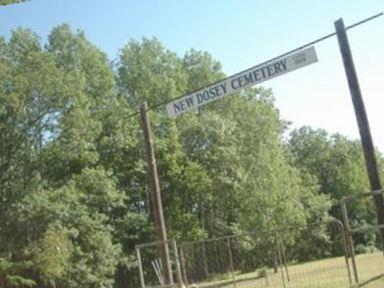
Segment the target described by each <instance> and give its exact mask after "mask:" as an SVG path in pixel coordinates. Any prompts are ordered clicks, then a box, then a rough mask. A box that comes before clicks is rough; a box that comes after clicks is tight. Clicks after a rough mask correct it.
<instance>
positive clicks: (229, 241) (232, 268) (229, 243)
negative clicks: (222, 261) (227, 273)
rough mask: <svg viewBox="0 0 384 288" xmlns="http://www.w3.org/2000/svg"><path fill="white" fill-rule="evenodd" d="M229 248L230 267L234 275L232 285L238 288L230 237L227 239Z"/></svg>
mask: <svg viewBox="0 0 384 288" xmlns="http://www.w3.org/2000/svg"><path fill="white" fill-rule="evenodd" d="M227 248H228V256H229V266H230V269H231V273H232V283H233V287H235V288H236V279H235V269H234V265H233V255H232V249H231V238H229V237H227Z"/></svg>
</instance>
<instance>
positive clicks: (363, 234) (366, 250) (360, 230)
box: [341, 191, 384, 288]
mask: <svg viewBox="0 0 384 288" xmlns="http://www.w3.org/2000/svg"><path fill="white" fill-rule="evenodd" d="M376 192H378V193H383V191H376ZM356 208H358V209H356ZM341 209H342V212H343V221H344V225H345V227H346V237H347V241H348V242H349V243H348V245H349V246H350V251H349V254H348V256H349V260H350V263H351V267H352V268H354V269H355V273H356V276H355V278H356V282H357V283H358V285H359V287H370V288H379V287H384V255H383V242H382V240H381V233H380V227H379V226H378V225H377V220H376V215H375V207H374V202H373V200H372V193H364V194H359V195H356V196H350V197H346V198H344V199H343V200H342V201H341ZM356 211H364V213H363V215H362V214H361V212H359V213H356Z"/></svg>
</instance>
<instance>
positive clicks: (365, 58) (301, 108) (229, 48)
mask: <svg viewBox="0 0 384 288" xmlns="http://www.w3.org/2000/svg"><path fill="white" fill-rule="evenodd" d="M383 10H384V2H383V1H382V0H364V1H360V0H354V1H351V0H349V1H348V0H322V1H315V0H312V1H310V0H307V1H305V0H290V1H288V0H284V1H283V0H274V1H266V0H264V1H261V0H236V1H234V0H233V1H230V0H221V1H220V0H209V1H208V0H193V1H191V0H190V1H183V0H157V1H155V0H151V1H149V0H148V1H145V0H141V1H139V0H137V1H132V0H130V1H128V0H113V1H111V0H110V1H107V0H31V1H29V2H26V3H22V4H16V5H11V6H0V35H2V36H5V37H6V38H8V37H9V35H10V31H11V30H12V29H14V28H16V27H19V26H22V27H27V28H31V29H32V30H33V31H35V32H36V33H37V34H39V35H40V36H41V37H42V40H43V41H46V36H47V35H48V33H49V31H50V30H51V29H52V28H53V27H54V26H56V25H58V24H61V23H64V22H65V23H69V24H70V25H71V26H72V27H73V28H75V29H81V30H84V31H85V33H86V35H87V37H88V39H90V40H91V41H92V42H93V43H95V44H96V45H97V46H98V47H99V48H100V49H102V50H103V51H105V52H106V53H107V54H108V55H109V57H110V58H111V59H114V58H116V57H117V56H118V54H119V49H120V48H121V47H123V46H124V44H126V43H127V42H128V41H129V39H137V40H139V39H140V38H141V37H143V36H145V37H152V36H155V37H157V38H158V39H159V40H160V41H161V42H163V43H164V45H165V46H166V47H167V48H168V49H170V50H172V51H175V52H177V53H178V54H179V55H180V56H182V55H183V54H184V53H185V52H186V51H187V50H189V49H191V48H194V49H197V50H206V51H208V52H210V53H211V54H212V55H213V56H214V57H215V58H216V59H217V60H219V61H220V62H221V63H222V65H223V70H224V72H225V73H227V74H228V75H230V74H233V73H236V72H239V71H241V70H244V69H246V68H248V67H251V66H254V65H256V64H258V63H260V62H264V61H266V60H268V59H270V58H272V57H275V56H277V55H279V54H282V53H284V52H286V51H289V50H291V49H293V48H296V47H297V46H300V45H302V44H305V43H307V42H309V41H312V40H314V39H316V38H318V37H321V36H323V35H325V34H328V33H331V32H333V31H334V26H333V23H334V21H335V20H337V19H339V18H340V17H342V18H343V19H344V22H345V24H346V25H350V24H352V23H354V22H357V21H359V20H362V19H364V18H367V17H369V16H372V15H374V14H377V13H379V12H382V11H383ZM348 35H349V38H350V44H351V48H352V53H353V56H354V60H355V64H356V68H357V72H358V77H359V80H360V85H361V89H362V92H363V97H364V100H365V103H366V108H367V112H368V118H369V120H370V124H371V129H372V135H373V140H374V143H375V145H376V146H378V147H379V149H380V150H381V151H382V152H384V129H383V128H382V123H383V122H384V121H383V120H384V116H383V113H384V112H383V111H384V105H383V104H384V101H383V98H384V93H383V91H384V85H383V84H384V73H383V72H382V68H383V66H384V53H383V51H384V17H379V18H377V19H376V20H373V21H370V22H368V23H366V24H364V25H361V26H359V27H357V28H355V29H353V30H349V32H348ZM316 51H317V54H318V58H319V62H318V63H316V64H313V65H310V66H308V67H305V68H303V69H300V70H297V71H294V72H292V73H289V74H287V75H285V76H282V77H279V78H276V79H273V80H270V81H268V82H265V83H263V86H265V87H270V88H272V89H273V92H274V95H275V98H276V105H277V107H278V108H279V110H280V112H281V115H282V117H283V118H284V119H286V120H289V121H292V123H293V124H292V127H300V126H302V125H310V126H313V127H315V128H324V129H326V130H328V131H329V132H332V133H333V132H339V133H342V134H344V135H347V136H349V137H350V138H358V137H359V134H358V129H357V125H356V120H355V116H354V112H353V107H352V103H351V100H350V94H349V91H348V86H347V82H346V78H345V75H344V70H343V66H342V62H341V57H340V54H339V48H338V45H337V40H336V38H335V37H333V38H331V39H328V40H326V41H324V42H321V43H319V44H317V45H316Z"/></svg>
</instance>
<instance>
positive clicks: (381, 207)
mask: <svg viewBox="0 0 384 288" xmlns="http://www.w3.org/2000/svg"><path fill="white" fill-rule="evenodd" d="M335 29H336V35H337V39H338V41H339V47H340V52H341V56H342V58H343V63H344V69H345V73H346V75H347V79H348V85H349V90H350V92H351V96H352V102H353V107H354V109H355V114H356V119H357V124H358V126H359V131H360V138H361V142H362V145H363V150H364V158H365V165H366V169H367V172H368V178H369V182H370V186H371V191H375V190H380V189H381V183H380V177H379V170H378V167H377V161H376V157H375V147H374V145H373V141H372V136H371V132H370V129H369V123H368V117H367V114H366V112H365V106H364V102H363V98H362V95H361V91H360V86H359V81H358V79H357V74H356V70H355V66H354V63H353V59H352V53H351V49H350V47H349V42H348V37H347V32H346V30H345V27H344V22H343V19H339V20H337V21H336V22H335ZM373 199H374V203H375V207H376V216H377V222H378V224H379V225H383V224H384V199H383V195H382V194H381V193H379V194H374V195H373ZM380 234H381V240H383V239H384V229H380Z"/></svg>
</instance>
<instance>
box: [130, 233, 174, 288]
mask: <svg viewBox="0 0 384 288" xmlns="http://www.w3.org/2000/svg"><path fill="white" fill-rule="evenodd" d="M162 245H163V244H162V242H154V243H150V244H142V245H138V246H137V248H136V249H137V250H136V251H137V254H138V256H137V257H138V261H139V272H140V274H141V276H140V277H142V280H141V281H142V283H141V287H143V288H157V287H169V288H170V287H179V286H178V285H179V282H180V281H179V280H180V279H179V274H180V269H179V265H178V263H179V262H178V261H179V260H178V255H177V246H176V242H175V241H173V240H169V241H166V243H165V244H164V245H168V250H169V258H170V264H171V270H172V277H171V278H172V280H171V282H172V283H171V284H166V281H165V276H164V265H163V261H162V257H161V246H162Z"/></svg>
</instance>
